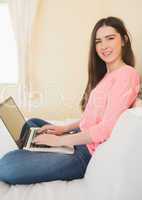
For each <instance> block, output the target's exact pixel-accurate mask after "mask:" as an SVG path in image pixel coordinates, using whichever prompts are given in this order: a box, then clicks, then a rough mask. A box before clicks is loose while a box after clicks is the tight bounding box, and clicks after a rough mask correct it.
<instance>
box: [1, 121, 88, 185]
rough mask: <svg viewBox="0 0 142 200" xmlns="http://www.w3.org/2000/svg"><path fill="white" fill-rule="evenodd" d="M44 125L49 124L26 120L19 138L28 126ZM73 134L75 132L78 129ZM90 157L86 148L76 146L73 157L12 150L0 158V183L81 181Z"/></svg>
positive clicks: (70, 155)
mask: <svg viewBox="0 0 142 200" xmlns="http://www.w3.org/2000/svg"><path fill="white" fill-rule="evenodd" d="M45 124H50V123H49V122H47V121H44V120H42V119H37V118H32V119H30V120H28V121H27V122H26V123H25V124H24V126H23V128H22V131H21V137H23V136H24V134H25V133H26V129H28V128H29V127H41V126H43V125H45ZM74 131H75V132H76V133H77V132H79V131H80V129H79V128H77V129H74ZM90 158H91V154H90V153H89V151H88V149H87V147H86V145H76V146H75V152H74V154H63V153H53V152H52V153H51V152H31V151H28V150H22V149H18V150H14V151H11V152H9V153H7V154H6V155H5V156H3V157H2V158H1V159H0V181H4V182H6V183H9V184H32V183H39V182H48V181H54V180H67V181H69V180H73V179H79V178H83V176H84V174H85V171H86V167H87V165H88V163H89V160H90Z"/></svg>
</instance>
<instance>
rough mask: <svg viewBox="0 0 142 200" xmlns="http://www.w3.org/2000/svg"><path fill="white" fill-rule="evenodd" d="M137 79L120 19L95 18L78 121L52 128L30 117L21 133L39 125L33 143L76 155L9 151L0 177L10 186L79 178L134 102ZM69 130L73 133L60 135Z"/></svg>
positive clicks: (0, 161) (0, 166) (127, 40)
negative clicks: (72, 150) (67, 147)
mask: <svg viewBox="0 0 142 200" xmlns="http://www.w3.org/2000/svg"><path fill="white" fill-rule="evenodd" d="M139 82H140V80H139V75H138V73H137V72H136V70H135V69H134V55H133V51H132V48H131V42H130V39H129V35H128V33H127V30H126V28H125V26H124V24H123V22H122V21H121V20H120V19H118V18H115V17H108V18H104V19H101V20H99V21H98V22H97V24H96V25H95V27H94V29H93V32H92V36H91V43H90V54H89V62H88V83H87V87H86V90H85V93H84V95H83V98H82V100H81V108H82V111H84V112H83V114H82V117H81V120H80V121H78V122H75V123H73V124H70V125H65V126H55V125H52V124H49V123H48V122H46V121H44V120H41V119H30V120H29V121H28V122H27V123H26V124H25V125H24V126H23V129H22V133H21V137H24V134H25V133H26V129H27V128H29V127H31V126H38V127H41V128H40V129H39V133H41V134H40V135H38V136H37V137H36V138H35V140H34V143H35V144H46V145H50V146H62V145H74V146H75V153H74V154H72V155H70V154H60V153H41V152H30V151H25V150H16V151H12V152H9V153H8V154H6V155H5V156H4V157H3V158H2V159H1V160H0V169H1V170H0V180H1V181H5V182H7V183H9V184H31V183H37V182H44V181H53V180H72V179H78V178H82V177H83V176H84V174H85V170H86V167H87V165H88V162H89V160H90V158H91V156H92V154H93V153H94V152H95V150H96V148H97V146H98V145H99V144H101V143H103V142H104V141H106V140H107V139H108V138H109V137H110V135H111V133H112V129H113V127H114V125H115V123H116V121H117V120H118V118H119V116H120V114H121V113H122V112H124V111H125V110H126V109H128V108H129V107H131V106H132V104H133V102H134V101H135V99H136V97H137V95H138V92H139V84H140V83H139ZM71 130H74V131H75V132H77V134H69V135H65V134H64V133H65V132H69V131H71Z"/></svg>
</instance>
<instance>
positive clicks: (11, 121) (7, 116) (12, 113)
mask: <svg viewBox="0 0 142 200" xmlns="http://www.w3.org/2000/svg"><path fill="white" fill-rule="evenodd" d="M0 118H1V119H2V121H3V122H4V124H5V126H6V128H7V129H8V131H9V133H10V134H11V136H12V137H13V139H14V140H15V141H17V140H18V139H19V137H20V133H21V129H22V127H23V125H24V123H25V119H24V116H23V115H22V113H21V111H20V110H19V108H18V106H17V105H16V103H15V101H14V99H13V98H12V97H9V98H8V99H6V100H5V101H4V102H2V103H1V104H0Z"/></svg>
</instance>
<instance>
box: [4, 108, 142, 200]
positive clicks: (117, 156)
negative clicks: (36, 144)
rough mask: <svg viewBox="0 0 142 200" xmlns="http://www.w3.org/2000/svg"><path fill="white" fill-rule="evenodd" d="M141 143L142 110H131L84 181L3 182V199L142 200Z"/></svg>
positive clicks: (99, 151) (102, 147)
mask: <svg viewBox="0 0 142 200" xmlns="http://www.w3.org/2000/svg"><path fill="white" fill-rule="evenodd" d="M141 143H142V108H136V109H130V110H128V111H126V112H125V113H124V114H122V116H121V117H120V119H119V120H118V122H117V124H116V126H115V128H114V130H113V132H112V136H111V138H110V139H109V140H108V141H107V142H105V143H104V144H102V145H100V146H99V147H98V149H97V151H96V152H95V154H94V155H93V157H92V158H91V161H90V162H89V165H88V167H87V171H86V174H85V177H84V178H83V179H80V180H74V181H69V182H66V181H54V182H49V183H40V184H33V185H28V186H26V185H16V186H9V185H7V184H4V183H0V200H10V199H13V200H41V199H46V200H57V199H58V200H67V199H68V200H73V199H77V200H86V199H88V200H92V199H93V200H142V189H141V188H142V173H141V169H142V156H141V155H142V145H141Z"/></svg>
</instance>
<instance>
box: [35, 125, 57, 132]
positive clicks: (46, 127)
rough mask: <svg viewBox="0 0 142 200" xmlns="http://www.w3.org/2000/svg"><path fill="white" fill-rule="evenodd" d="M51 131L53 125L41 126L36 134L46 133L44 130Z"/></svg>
mask: <svg viewBox="0 0 142 200" xmlns="http://www.w3.org/2000/svg"><path fill="white" fill-rule="evenodd" d="M49 129H50V130H53V125H44V126H42V127H41V128H39V129H38V133H41V132H43V131H46V130H49Z"/></svg>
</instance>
